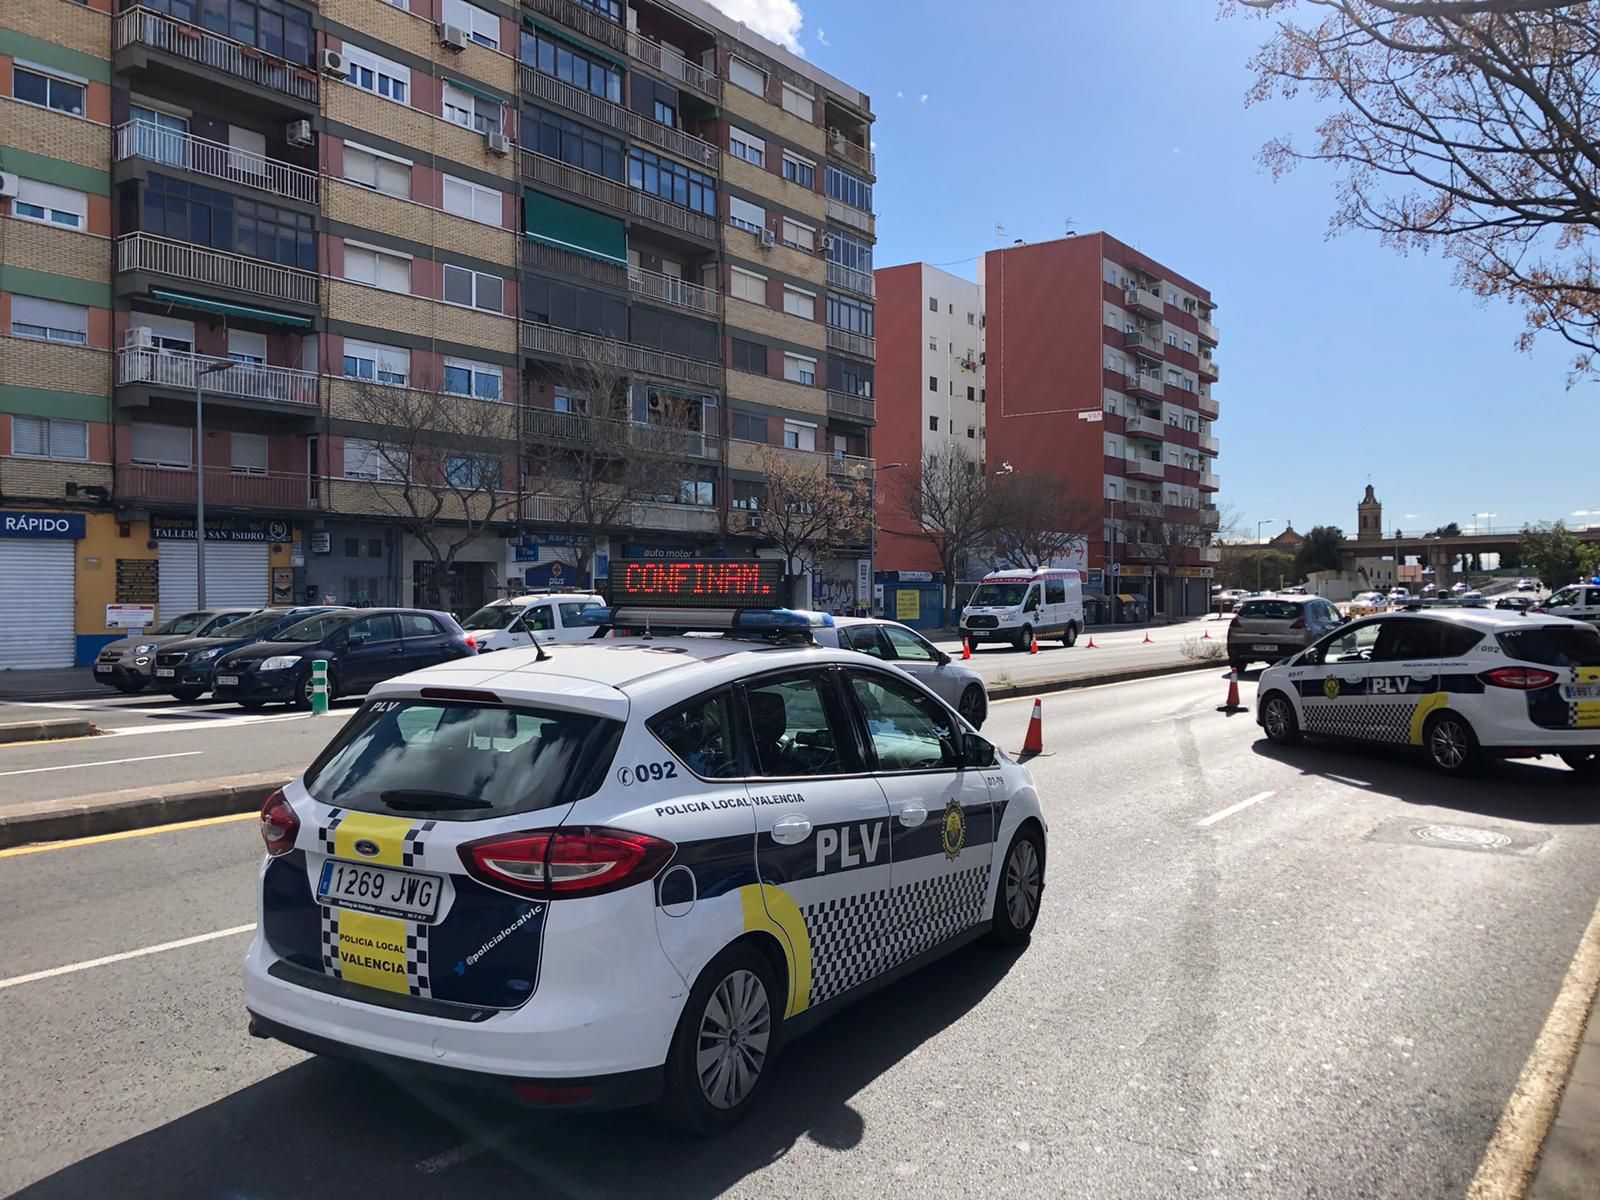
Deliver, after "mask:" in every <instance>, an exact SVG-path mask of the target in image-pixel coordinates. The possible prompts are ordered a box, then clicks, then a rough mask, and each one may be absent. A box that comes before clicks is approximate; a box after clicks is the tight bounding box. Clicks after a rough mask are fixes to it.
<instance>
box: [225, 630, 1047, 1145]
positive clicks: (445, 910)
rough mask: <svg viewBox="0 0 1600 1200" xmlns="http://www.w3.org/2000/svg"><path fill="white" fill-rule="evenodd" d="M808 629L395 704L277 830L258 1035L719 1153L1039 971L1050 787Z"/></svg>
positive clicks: (379, 697) (535, 654) (434, 681)
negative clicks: (635, 1116)
mask: <svg viewBox="0 0 1600 1200" xmlns="http://www.w3.org/2000/svg"><path fill="white" fill-rule="evenodd" d="M619 614H620V610H619ZM748 616H749V614H748V613H741V614H738V615H737V616H733V617H731V622H733V623H736V624H740V625H742V624H743V623H744V621H745V618H747V617H748ZM797 616H798V615H797V614H767V617H768V618H769V620H770V622H771V626H770V627H771V628H773V630H774V632H773V633H772V634H771V635H770V637H769V638H768V639H767V640H766V641H758V642H755V643H751V642H749V641H740V640H730V639H728V638H719V637H706V636H678V637H661V636H657V637H628V638H616V637H611V638H607V639H605V640H593V641H589V642H586V643H584V644H580V645H565V646H561V645H558V646H555V647H553V648H549V649H546V648H544V647H542V646H539V647H535V648H533V649H531V650H508V651H503V652H501V653H498V654H495V655H493V656H491V657H489V658H486V659H485V658H479V657H474V658H471V659H465V660H461V661H459V662H454V663H450V664H441V665H439V666H437V667H430V668H428V669H426V670H423V671H417V672H414V673H412V674H409V675H404V676H401V677H399V678H396V679H392V680H389V681H388V682H386V683H383V684H381V685H379V686H378V687H377V688H376V689H374V690H373V691H372V693H370V695H369V696H368V698H367V700H366V702H365V703H364V704H363V706H362V707H361V709H360V710H359V711H358V712H357V713H356V714H355V715H354V716H353V717H352V718H351V720H350V721H349V722H348V724H346V725H345V726H344V727H343V728H342V729H341V730H340V732H339V733H338V734H337V735H336V736H335V738H334V740H333V742H332V744H330V745H329V747H328V748H327V749H326V750H325V751H324V752H323V753H322V754H321V756H319V757H318V759H317V760H316V762H315V763H313V764H312V765H311V767H310V768H309V769H307V771H306V772H305V774H304V775H303V776H302V777H301V778H299V779H297V780H295V781H294V782H293V783H291V784H289V785H288V786H287V787H286V788H284V789H283V790H282V791H281V792H278V793H275V794H274V795H273V796H272V797H271V798H269V799H268V801H267V803H266V805H265V807H264V808H263V810H262V815H261V831H262V836H263V838H264V840H265V842H266V847H267V856H266V858H265V860H264V862H263V864H262V868H261V875H260V906H259V924H258V926H257V930H256V933H255V936H254V939H253V940H252V942H251V945H250V948H249V951H248V953H247V957H246V960H245V967H244V980H245V1004H246V1007H247V1008H248V1010H249V1014H250V1028H251V1031H252V1033H254V1034H255V1035H257V1036H261V1037H273V1038H278V1039H281V1040H283V1041H285V1042H288V1043H290V1044H293V1045H296V1046H300V1047H303V1048H306V1049H309V1050H312V1051H317V1052H326V1053H328V1054H332V1055H339V1056H345V1057H351V1058H356V1059H361V1060H366V1061H370V1062H373V1063H378V1064H382V1065H384V1066H385V1067H387V1068H390V1069H399V1070H400V1071H402V1072H403V1073H409V1074H410V1075H412V1076H413V1077H426V1076H429V1075H433V1076H437V1077H441V1078H443V1077H448V1078H452V1079H457V1080H467V1081H472V1082H475V1083H478V1084H483V1085H487V1086H489V1087H491V1088H494V1089H498V1090H499V1091H501V1092H502V1093H503V1094H505V1095H506V1096H507V1097H508V1098H510V1097H512V1096H513V1094H514V1095H516V1096H518V1097H520V1098H521V1099H522V1100H523V1101H526V1102H529V1103H533V1104H539V1105H549V1106H563V1107H568V1108H600V1107H617V1106H623V1105H629V1104H636V1103H645V1102H651V1101H659V1106H658V1107H659V1111H660V1112H661V1113H662V1115H663V1116H665V1117H666V1118H667V1119H668V1120H670V1121H671V1122H672V1123H674V1124H676V1125H678V1126H679V1127H682V1128H686V1129H689V1130H692V1131H695V1132H700V1133H713V1132H720V1131H722V1130H725V1129H728V1128H730V1127H731V1126H732V1125H734V1124H735V1123H736V1122H737V1121H739V1120H740V1119H741V1118H742V1117H744V1116H745V1114H746V1113H747V1112H748V1111H749V1109H750V1107H751V1105H752V1104H753V1103H754V1102H755V1101H756V1100H757V1099H758V1098H759V1096H760V1094H761V1093H762V1091H763V1090H764V1089H765V1088H766V1087H767V1086H769V1081H770V1077H771V1075H772V1069H771V1066H772V1059H773V1055H774V1054H775V1052H777V1051H778V1050H779V1048H780V1047H782V1046H783V1045H785V1044H786V1043H787V1042H788V1040H789V1039H790V1038H791V1037H793V1036H795V1035H797V1034H799V1033H801V1032H803V1031H804V1030H806V1029H807V1028H809V1027H810V1026H813V1025H815V1024H816V1023H817V1022H819V1021H820V1020H822V1019H823V1018H825V1017H827V1016H829V1015H831V1014H832V1013H834V1012H835V1011H837V1010H838V1009H839V1008H840V1007H841V1006H843V1005H845V1004H847V1003H849V1002H850V1001H852V1000H855V999H857V998H859V997H861V996H864V995H867V994H868V993H870V992H872V991H874V990H876V989H877V988H879V987H881V986H883V985H884V984H886V983H888V982H889V981H891V980H893V979H896V978H898V977H900V976H902V975H904V974H905V973H907V972H909V971H911V970H914V969H916V968H918V967H920V966H922V965H923V964H925V963H927V962H928V961H930V960H931V959H933V958H934V957H937V956H939V955H941V954H944V953H946V952H948V951H951V950H954V949H956V948H957V947H959V946H962V945H964V944H966V943H967V942H970V941H972V940H974V939H977V938H980V937H983V936H985V935H988V936H990V937H991V939H992V940H995V941H999V942H1002V943H1009V944H1018V943H1022V942H1024V941H1026V940H1027V938H1028V936H1029V934H1030V932H1031V930H1032V928H1033V925H1034V922H1035V921H1036V919H1037V918H1038V914H1039V904H1040V900H1041V896H1042V890H1043V886H1044V867H1045V822H1044V818H1043V814H1042V813H1041V811H1040V805H1039V799H1038V796H1037V794H1036V791H1035V786H1034V782H1033V779H1032V777H1031V776H1030V774H1029V772H1028V771H1027V769H1026V768H1024V767H1023V766H1021V765H1019V764H1017V763H1015V762H1013V761H1011V760H1010V759H1009V758H1007V757H1006V756H1005V755H1004V754H1002V753H1000V752H999V751H997V750H996V749H995V747H994V746H993V745H991V744H990V743H989V742H987V741H985V740H984V739H983V738H982V737H981V736H979V735H978V734H976V733H974V732H972V731H971V729H970V728H969V727H968V726H967V725H966V724H965V722H963V721H962V719H961V718H960V717H959V716H958V715H957V714H956V713H955V711H954V710H953V709H951V708H950V707H948V706H947V705H946V704H945V703H944V702H943V701H941V700H940V699H939V698H938V697H937V696H935V695H934V694H933V693H932V692H930V691H928V690H927V689H926V688H924V687H923V686H922V685H921V684H919V683H917V682H916V681H914V680H913V679H911V678H909V677H907V676H906V675H905V674H903V673H902V672H901V671H899V670H898V669H896V668H894V667H891V666H888V665H886V664H883V663H880V662H876V661H874V660H872V659H871V658H868V657H866V656H865V655H862V654H860V653H857V652H855V651H853V650H842V649H833V648H825V647H818V646H816V645H814V644H810V638H809V625H810V619H809V618H804V617H800V618H799V620H800V622H802V623H803V624H804V628H791V626H790V624H786V622H787V621H788V618H793V617H797ZM655 619H656V620H658V621H659V616H657V617H656V618H655ZM632 624H636V622H629V621H626V620H624V619H622V617H621V616H620V615H619V617H618V621H617V625H618V627H623V626H629V625H632ZM783 629H788V630H789V632H787V633H784V632H782V630H783ZM801 638H803V639H804V640H803V641H801V640H800V639H801ZM956 1074H959V1072H957V1071H955V1070H954V1067H953V1068H952V1078H954V1076H955V1075H956Z"/></svg>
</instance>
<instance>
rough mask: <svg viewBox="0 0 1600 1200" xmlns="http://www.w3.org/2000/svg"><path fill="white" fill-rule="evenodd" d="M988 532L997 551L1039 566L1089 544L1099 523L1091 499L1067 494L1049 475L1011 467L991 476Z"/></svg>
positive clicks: (1014, 561)
mask: <svg viewBox="0 0 1600 1200" xmlns="http://www.w3.org/2000/svg"><path fill="white" fill-rule="evenodd" d="M988 490H989V503H990V506H991V512H990V524H991V529H990V532H989V538H990V541H991V542H992V544H993V546H994V549H995V553H996V555H997V556H998V557H999V558H1000V559H1002V560H1004V561H1005V562H1008V563H1010V564H1011V565H1012V566H1016V567H1026V568H1029V569H1032V570H1037V569H1039V568H1040V567H1048V566H1050V565H1051V564H1052V563H1057V562H1059V561H1060V560H1062V559H1067V558H1071V557H1072V556H1073V555H1074V553H1075V552H1076V551H1078V550H1081V549H1083V548H1084V547H1086V546H1087V545H1088V544H1089V541H1090V538H1091V537H1092V536H1096V535H1095V530H1096V527H1097V526H1098V525H1099V511H1098V509H1097V508H1096V507H1095V505H1094V504H1093V502H1091V501H1090V500H1088V499H1086V498H1084V497H1081V496H1072V495H1070V494H1069V492H1068V489H1067V487H1066V485H1065V483H1064V482H1063V481H1062V480H1060V479H1056V478H1054V477H1052V476H1048V475H1034V474H1031V473H1028V472H1025V471H1010V472H1007V473H1005V474H1002V475H998V476H995V477H993V478H991V479H990V480H989V485H988Z"/></svg>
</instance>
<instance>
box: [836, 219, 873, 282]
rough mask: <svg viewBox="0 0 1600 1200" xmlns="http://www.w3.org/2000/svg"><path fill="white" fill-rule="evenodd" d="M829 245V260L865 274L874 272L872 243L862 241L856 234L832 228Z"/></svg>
mask: <svg viewBox="0 0 1600 1200" xmlns="http://www.w3.org/2000/svg"><path fill="white" fill-rule="evenodd" d="M828 237H829V239H830V240H829V241H828V242H827V243H826V244H827V247H828V261H829V262H834V263H838V264H839V265H840V266H842V267H849V268H850V269H851V270H852V271H860V272H861V273H862V274H863V275H870V274H872V243H871V242H865V241H862V240H861V239H860V238H858V237H856V236H855V235H854V234H850V233H841V232H839V231H838V230H837V229H834V230H830V231H829V234H828Z"/></svg>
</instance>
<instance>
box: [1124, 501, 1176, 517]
mask: <svg viewBox="0 0 1600 1200" xmlns="http://www.w3.org/2000/svg"><path fill="white" fill-rule="evenodd" d="M1112 503H1115V501H1112ZM1122 514H1123V515H1124V516H1128V517H1144V518H1146V519H1148V520H1159V519H1160V518H1162V517H1163V516H1165V515H1166V509H1165V507H1164V506H1163V505H1162V504H1160V502H1158V501H1155V500H1124V501H1123V502H1122Z"/></svg>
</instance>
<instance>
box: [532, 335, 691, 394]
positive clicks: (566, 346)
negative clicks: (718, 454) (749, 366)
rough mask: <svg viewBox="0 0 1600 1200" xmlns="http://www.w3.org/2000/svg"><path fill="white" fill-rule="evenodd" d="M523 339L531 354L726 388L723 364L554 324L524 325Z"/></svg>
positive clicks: (658, 377)
mask: <svg viewBox="0 0 1600 1200" xmlns="http://www.w3.org/2000/svg"><path fill="white" fill-rule="evenodd" d="M521 340H522V349H523V351H524V352H526V353H528V354H534V355H546V356H549V357H552V358H563V359H569V360H571V361H573V362H577V363H584V362H597V363H601V364H605V366H606V367H609V366H610V364H612V363H616V364H617V365H618V366H620V367H622V368H623V369H625V370H627V371H629V372H632V373H636V374H639V375H648V376H651V377H653V378H657V379H674V380H677V381H679V382H680V383H693V384H698V385H699V386H701V387H706V388H711V389H713V390H717V389H720V388H721V387H722V365H721V364H720V363H714V362H706V361H704V360H702V359H698V358H685V357H684V356H683V355H681V354H668V353H667V352H666V351H665V350H654V349H651V348H650V347H648V346H635V345H633V344H632V343H629V342H616V341H612V340H611V339H609V338H603V337H595V336H594V335H592V334H587V333H575V332H573V331H572V330H568V329H556V328H555V327H553V326H550V325H536V324H534V323H533V322H531V321H524V322H522V333H521ZM602 369H605V368H604V367H603V368H602Z"/></svg>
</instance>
